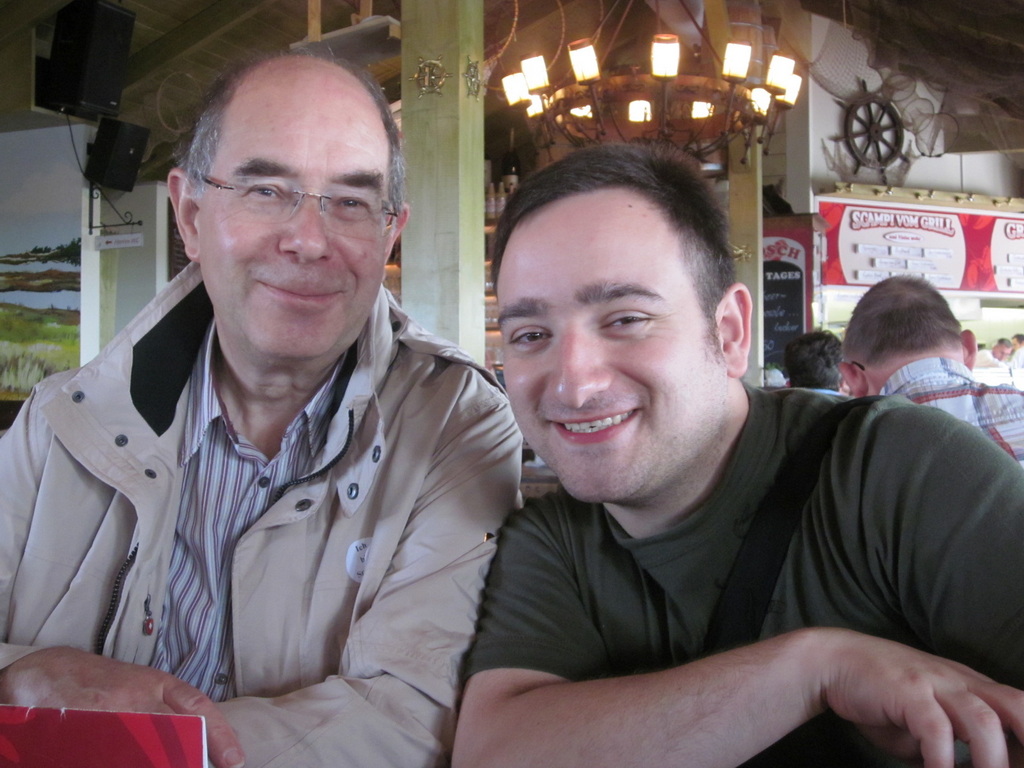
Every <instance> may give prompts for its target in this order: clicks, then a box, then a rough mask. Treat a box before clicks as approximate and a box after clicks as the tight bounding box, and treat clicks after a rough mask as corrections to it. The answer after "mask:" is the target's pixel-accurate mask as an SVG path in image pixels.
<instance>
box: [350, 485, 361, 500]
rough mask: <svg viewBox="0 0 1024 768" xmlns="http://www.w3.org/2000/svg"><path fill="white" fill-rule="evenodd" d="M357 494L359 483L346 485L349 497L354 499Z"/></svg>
mask: <svg viewBox="0 0 1024 768" xmlns="http://www.w3.org/2000/svg"><path fill="white" fill-rule="evenodd" d="M358 495H359V483H352V485H350V486H349V487H348V497H349V498H350V499H354V498H356V497H357V496H358Z"/></svg>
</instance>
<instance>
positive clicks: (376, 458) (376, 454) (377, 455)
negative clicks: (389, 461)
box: [372, 445, 380, 464]
mask: <svg viewBox="0 0 1024 768" xmlns="http://www.w3.org/2000/svg"><path fill="white" fill-rule="evenodd" d="M372 458H373V462H374V463H375V464H376V463H377V462H378V461H380V446H379V445H375V446H373V456H372Z"/></svg>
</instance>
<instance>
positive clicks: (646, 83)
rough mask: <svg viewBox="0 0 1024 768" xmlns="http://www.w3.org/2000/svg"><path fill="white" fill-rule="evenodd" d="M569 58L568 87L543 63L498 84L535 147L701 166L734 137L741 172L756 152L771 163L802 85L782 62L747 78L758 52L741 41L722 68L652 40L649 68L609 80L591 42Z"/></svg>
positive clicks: (618, 72) (580, 43)
mask: <svg viewBox="0 0 1024 768" xmlns="http://www.w3.org/2000/svg"><path fill="white" fill-rule="evenodd" d="M768 47H769V46H768V45H767V44H766V45H765V46H764V48H768ZM772 47H773V46H772ZM567 48H568V54H569V60H570V64H571V66H572V73H573V77H574V78H575V82H574V83H570V84H568V85H564V86H553V85H552V84H551V82H550V79H549V73H548V66H547V63H546V62H545V59H544V56H543V55H533V56H530V57H528V58H525V59H523V60H522V69H521V71H519V72H515V73H513V74H510V75H507V76H505V77H504V78H502V87H503V89H504V92H505V98H506V100H507V101H508V103H509V105H510V106H518V107H525V109H526V114H527V117H528V118H530V119H531V120H532V122H533V123H534V124H535V125H536V127H537V132H538V135H539V136H540V142H539V143H540V144H541V145H542V146H543V145H546V146H551V145H552V144H554V143H556V141H558V139H559V137H561V138H562V139H564V140H565V141H567V142H568V143H569V144H571V145H572V146H577V147H579V146H584V145H587V144H595V143H601V142H628V141H668V142H672V143H674V144H677V145H679V146H681V147H683V148H684V149H686V150H687V151H688V152H690V153H691V154H692V155H694V156H695V157H697V158H698V159H700V160H701V161H706V160H708V159H709V158H711V157H712V156H713V155H715V154H716V153H718V152H720V151H721V150H723V149H724V148H725V146H726V145H727V144H729V143H730V141H731V140H732V138H733V137H735V136H737V135H738V136H741V137H742V141H743V148H744V149H743V162H746V157H747V154H748V152H749V149H750V147H751V146H752V145H754V144H758V145H760V146H761V147H762V150H763V152H764V153H765V154H767V153H768V146H769V143H770V141H771V137H772V134H773V133H774V131H775V128H776V125H777V122H778V120H779V116H780V114H781V113H782V112H784V111H785V110H787V109H789V108H790V107H792V106H793V105H794V104H795V103H796V99H797V94H798V93H799V91H800V86H801V84H802V82H803V79H802V78H801V76H800V75H798V74H796V73H795V71H794V70H795V64H796V63H795V61H794V60H793V59H792V58H789V57H787V56H783V55H781V54H779V53H775V54H773V55H772V57H771V60H770V62H769V64H768V66H767V67H766V68H765V69H766V71H765V72H764V73H761V72H759V71H751V69H752V68H751V66H750V65H751V60H752V57H753V56H754V55H755V46H754V45H752V44H751V43H747V42H741V41H737V42H730V43H729V44H728V45H727V46H726V49H725V55H724V57H721V58H719V57H718V56H717V54H715V52H714V49H713V48H712V47H711V45H710V43H707V44H706V45H705V46H694V50H692V51H687V55H686V56H685V57H684V56H683V47H682V46H681V44H680V41H679V37H678V36H677V35H675V34H666V33H658V34H655V35H654V38H653V40H652V43H651V48H650V60H649V63H648V62H645V65H644V66H643V67H641V66H640V65H636V64H631V65H627V66H625V67H621V66H620V67H618V68H616V69H613V70H610V71H608V72H604V71H602V67H601V65H600V64H599V62H598V56H597V51H596V49H595V46H594V43H593V41H592V39H591V38H584V39H581V40H576V41H574V42H571V43H569V44H568V46H567ZM702 49H703V50H706V51H710V53H711V56H710V57H709V56H707V55H702V52H701V51H702ZM758 53H760V51H758ZM709 58H710V59H712V60H710V61H709V60H708V59H709ZM760 68H761V67H757V69H760Z"/></svg>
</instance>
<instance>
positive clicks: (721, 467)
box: [455, 145, 1024, 768]
mask: <svg viewBox="0 0 1024 768" xmlns="http://www.w3.org/2000/svg"><path fill="white" fill-rule="evenodd" d="M725 233H726V222H725V219H724V216H723V214H722V213H721V211H720V210H719V209H718V208H717V206H716V205H715V203H714V202H713V197H712V194H711V192H710V191H709V189H708V188H707V187H706V185H705V184H704V182H703V180H702V179H701V178H700V175H699V171H698V170H697V169H696V167H695V166H694V165H693V164H691V163H690V162H689V161H688V160H687V158H686V157H685V156H684V155H682V154H681V152H679V151H678V150H674V149H672V148H669V147H664V146H636V145H628V146H627V145H605V146H601V147H597V148H592V149H587V150H580V151H578V152H575V153H573V154H572V155H570V156H569V157H567V158H565V159H564V160H562V161H560V162H558V163H556V164H553V165H551V166H549V167H548V168H545V169H544V170H542V171H540V172H538V173H537V174H535V175H534V176H532V177H530V178H528V179H527V180H526V181H525V182H524V183H523V185H522V186H521V187H520V189H519V190H518V191H517V193H516V195H515V196H514V197H513V198H512V199H511V200H510V201H509V204H508V207H507V208H506V211H505V214H504V216H503V218H502V220H501V221H500V223H499V226H498V231H497V233H496V238H495V250H494V253H493V265H494V266H493V269H494V277H495V284H496V287H497V294H498V302H499V307H500V325H501V331H502V336H503V339H504V343H505V356H504V359H505V377H506V383H507V386H508V390H509V395H510V398H511V400H512V405H513V409H514V411H515V413H516V417H517V419H518V421H519V424H520V426H521V427H522V429H523V433H524V436H525V437H526V439H527V441H528V442H529V444H530V446H531V447H533V448H534V449H535V450H536V451H537V452H538V453H539V454H540V455H541V456H542V457H543V458H544V459H545V460H546V461H547V462H548V463H549V464H550V465H551V467H552V468H553V469H554V470H555V472H556V474H557V475H558V477H559V479H560V480H561V483H562V485H563V488H564V491H561V492H558V493H556V494H553V495H549V496H547V497H545V498H543V499H541V500H537V501H534V502H532V503H530V504H528V505H527V507H526V508H525V509H524V510H522V511H520V512H517V513H516V514H514V515H513V516H512V517H511V518H510V520H509V522H508V523H507V524H506V526H505V527H504V528H503V530H502V533H501V536H500V544H499V551H498V555H497V558H496V559H495V561H494V563H493V565H492V568H491V572H490V576H489V581H488V590H487V593H486V598H485V604H484V608H483V610H482V614H481V621H480V625H479V629H478V636H477V639H476V641H475V644H474V647H473V649H472V651H471V653H470V657H469V661H468V665H467V669H468V674H469V676H470V677H469V680H468V684H467V688H466V692H465V697H464V701H463V705H462V710H461V715H460V721H459V729H458V734H457V737H456V747H455V762H456V764H457V765H459V766H474V767H476V766H510V765H558V766H563V767H568V766H577V765H578V766H587V768H595V766H605V765H607V766H615V767H616V768H620V767H621V766H625V765H635V766H662V767H664V766H685V767H686V768H693V767H694V766H734V765H737V764H740V763H743V762H744V761H745V760H747V759H749V758H751V757H752V756H754V755H756V754H757V753H759V752H760V751H761V750H764V749H765V748H767V747H769V745H772V744H773V742H775V741H776V740H779V739H782V741H781V743H780V744H778V745H777V746H776V747H775V748H773V750H772V751H769V752H767V753H764V754H762V755H761V756H760V757H758V758H756V759H758V760H760V761H761V762H760V763H758V764H760V765H786V766H797V765H808V766H810V765H815V766H820V765H830V766H838V765H871V764H875V762H876V761H882V760H884V759H885V758H884V757H883V755H882V753H881V751H880V749H879V748H881V750H884V751H886V752H888V753H890V754H892V755H895V756H898V757H901V758H906V759H921V758H923V759H924V761H925V763H926V765H928V766H931V767H932V768H940V767H941V768H950V766H952V764H953V760H954V736H956V737H959V738H961V739H963V740H965V741H969V742H970V744H971V750H972V758H973V760H974V765H975V766H985V767H986V768H1005V766H1006V765H1007V761H1008V746H1007V739H1006V736H1005V734H1004V728H1006V729H1007V730H1009V731H1012V732H1013V733H1015V734H1016V735H1017V736H1018V737H1019V736H1021V735H1024V694H1022V693H1021V692H1020V691H1019V690H1017V689H1015V688H1012V687H1009V686H1010V685H1013V686H1020V685H1022V684H1024V597H1021V595H1020V590H1019V589H1017V588H1016V585H1017V584H1018V582H1019V565H1018V563H1019V553H1020V551H1021V546H1022V545H1024V477H1021V473H1020V471H1019V468H1018V467H1017V465H1016V464H1015V463H1014V462H1013V461H1012V460H1011V459H1010V458H1009V457H1008V456H1007V455H1006V454H1004V453H1003V452H1001V451H1000V450H998V448H995V447H994V446H993V445H991V444H990V443H989V442H988V441H986V440H984V438H982V437H980V436H979V435H978V434H976V433H975V432H972V431H971V430H970V429H969V428H966V427H965V426H964V425H963V424H961V423H960V422H958V421H956V420H955V419H952V418H949V417H948V416H946V415H945V414H941V413H937V412H932V411H931V409H923V408H918V407H916V406H912V405H910V404H909V403H906V402H905V401H902V402H901V401H898V400H891V399H890V400H886V401H880V402H875V403H873V404H871V405H869V406H866V407H865V406H861V407H860V409H859V410H854V411H851V412H850V413H848V414H847V415H846V416H845V418H844V419H842V421H841V423H840V424H839V427H838V431H837V433H836V435H835V438H834V442H831V443H826V448H824V449H823V456H818V457H816V458H815V459H813V460H811V461H809V462H806V463H805V465H803V466H798V469H799V470H800V472H801V473H802V476H804V477H806V476H808V475H809V476H810V483H809V486H810V488H809V495H808V497H807V498H806V499H804V498H797V499H796V500H795V504H796V505H797V506H795V512H796V514H797V520H798V523H797V524H796V527H795V533H794V534H793V535H792V537H791V538H784V539H782V543H783V549H782V555H783V556H784V560H782V561H781V562H780V565H779V568H780V570H779V573H778V576H777V578H776V577H775V574H771V573H770V571H769V574H770V575H768V576H764V577H763V578H761V579H759V581H763V582H765V583H767V585H768V587H769V590H770V591H769V593H768V596H770V597H771V601H770V602H767V600H766V603H767V606H768V607H767V611H766V614H765V615H764V616H763V617H761V616H758V615H757V614H756V613H752V612H750V611H748V610H747V609H743V610H741V611H739V612H736V613H738V614H739V616H738V618H740V619H745V618H747V614H748V613H752V615H751V617H750V621H751V622H752V623H753V625H754V626H753V629H752V636H751V639H757V638H761V640H760V642H755V643H752V644H748V645H745V646H743V647H740V648H735V649H732V650H725V649H724V648H723V647H722V645H721V644H719V642H718V641H712V640H709V637H717V636H719V635H718V634H717V633H712V632H711V631H710V629H709V628H710V627H712V626H716V627H717V626H718V624H717V622H716V621H714V620H713V619H712V617H713V616H714V615H715V613H716V605H717V604H718V602H719V600H720V596H721V595H722V594H723V585H725V584H727V582H728V579H729V577H730V572H731V571H732V570H733V569H734V564H735V563H736V562H737V560H738V558H740V557H741V555H739V554H738V553H739V552H740V551H741V546H742V545H743V543H744V539H745V538H748V537H752V536H753V534H751V533H750V531H751V530H754V526H752V523H751V520H752V519H753V518H754V517H755V512H756V510H757V507H758V505H759V503H760V502H761V500H762V498H763V497H765V496H766V495H768V494H769V489H771V488H772V485H773V483H774V481H775V479H776V477H777V476H778V475H779V474H780V472H781V471H783V468H784V467H785V466H786V462H787V459H788V458H789V456H790V455H791V454H793V453H795V452H796V451H797V450H798V448H800V446H801V444H803V443H804V442H805V440H806V438H807V436H808V435H809V434H810V433H811V432H812V430H813V429H814V428H815V426H816V424H817V423H818V421H819V420H820V419H821V418H822V417H823V416H824V415H825V414H826V413H828V412H830V411H831V409H832V408H833V406H835V405H836V404H837V403H839V402H840V399H839V398H834V397H828V396H824V395H820V394H816V393H811V392H807V391H803V390H794V389H789V390H782V391H778V392H772V393H769V392H765V391H762V390H755V389H752V388H749V387H746V386H745V385H744V384H743V383H742V382H741V377H742V376H743V374H744V373H745V371H746V365H747V353H748V350H749V346H750V338H751V334H750V315H751V311H752V301H751V297H750V294H749V292H748V291H747V289H746V288H745V287H744V286H742V285H740V284H738V283H735V282H734V281H733V276H732V261H731V253H730V248H729V246H728V242H727V240H726V234H725ZM829 445H830V447H828V446H829ZM786 490H788V488H787V489H786ZM776 511H778V510H776V509H770V510H769V512H770V513H771V514H774V513H775V512H776ZM758 519H759V520H760V519H761V518H760V517H759V518H758ZM769 519H771V518H769ZM769 527H770V526H769ZM758 535H760V534H758ZM757 548H759V549H762V550H763V549H764V548H763V547H759V546H758V547H757ZM742 558H743V560H744V563H746V562H748V560H749V556H748V554H744V555H742ZM755 581H757V580H755ZM756 586H757V584H741V587H742V588H743V589H747V587H756ZM748 591H751V590H748ZM723 650H724V652H722V653H714V652H717V651H723ZM933 654H934V655H933ZM942 657H948V658H949V659H955V660H956V661H951V660H947V659H946V658H942ZM957 662H963V663H964V664H968V665H970V666H973V667H975V668H977V669H979V670H981V672H984V673H985V674H987V675H990V676H991V677H992V678H994V679H995V680H998V681H999V683H1006V684H1008V685H1000V684H999V683H996V682H993V681H992V680H991V679H989V678H987V677H983V676H982V675H981V674H979V673H977V672H975V671H973V670H972V669H970V668H968V667H967V666H962V665H961V664H960V663H957ZM826 710H832V712H833V713H834V714H836V715H838V716H839V718H843V719H844V720H846V721H849V722H850V723H853V724H854V725H856V726H857V728H858V729H859V730H860V733H857V732H855V731H854V729H853V728H852V727H851V726H849V725H848V724H846V723H843V722H841V721H840V720H839V719H838V718H835V717H834V715H831V714H830V715H828V716H827V717H823V718H818V717H816V716H817V715H819V714H821V713H824V712H825V711H826ZM812 719H813V722H811V723H809V724H808V728H807V729H804V728H799V726H801V724H803V723H805V722H807V721H811V720H812ZM794 729H798V730H797V733H795V734H794V735H793V736H792V737H786V738H783V737H785V736H786V734H788V733H789V732H791V731H793V730H794ZM819 729H822V730H819ZM865 737H867V738H865ZM1012 748H1013V745H1011V749H1012Z"/></svg>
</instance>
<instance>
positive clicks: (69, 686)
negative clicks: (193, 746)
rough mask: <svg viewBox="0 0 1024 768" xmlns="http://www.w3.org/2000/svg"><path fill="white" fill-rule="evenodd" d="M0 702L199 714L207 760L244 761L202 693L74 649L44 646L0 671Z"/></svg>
mask: <svg viewBox="0 0 1024 768" xmlns="http://www.w3.org/2000/svg"><path fill="white" fill-rule="evenodd" d="M0 702H2V703H4V704H16V705H21V706H33V707H73V708H76V709H103V710H111V711H120V712H168V713H175V714H180V715H200V716H202V717H203V718H205V720H206V738H207V745H208V751H209V756H210V761H211V762H212V763H213V764H214V765H215V766H217V768H238V767H239V766H241V765H243V764H244V762H245V756H244V753H243V752H242V746H241V744H239V742H238V737H237V736H236V735H235V732H234V730H233V729H232V728H231V726H230V725H228V721H227V720H226V719H225V717H224V715H223V714H221V712H220V710H219V709H218V708H217V705H216V704H214V702H213V701H211V700H210V699H209V698H208V697H207V696H206V695H204V694H203V693H202V691H200V690H198V689H196V688H194V687H192V686H191V685H189V684H188V683H184V682H182V681H181V680H179V679H178V678H176V677H174V676H173V675H170V674H168V673H166V672H161V671H160V670H157V669H152V668H150V667H143V666H140V665H138V664H129V663H127V662H123V661H115V660H114V659H108V658H106V657H105V656H97V655H95V654H92V653H87V652H85V651H80V650H77V649H75V648H45V649H43V650H39V651H36V652H34V653H30V654H29V655H27V656H24V657H22V658H21V659H19V660H18V661H16V662H14V663H13V664H11V665H9V666H7V667H5V668H4V669H2V670H0Z"/></svg>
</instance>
